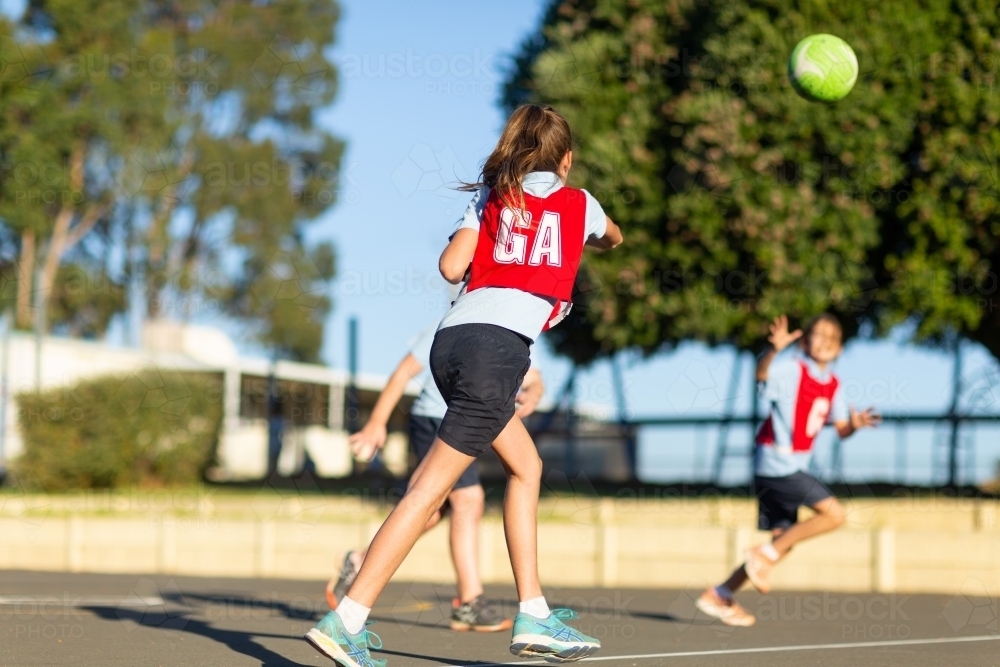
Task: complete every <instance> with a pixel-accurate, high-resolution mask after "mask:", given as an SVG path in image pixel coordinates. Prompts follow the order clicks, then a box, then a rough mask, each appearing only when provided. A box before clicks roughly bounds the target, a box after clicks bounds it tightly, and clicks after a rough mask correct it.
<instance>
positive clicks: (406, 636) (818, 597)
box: [0, 571, 1000, 667]
mask: <svg viewBox="0 0 1000 667" xmlns="http://www.w3.org/2000/svg"><path fill="white" fill-rule="evenodd" d="M324 583H325V582H321V581H313V582H309V581H288V580H273V579H223V578H196V577H171V576H162V575H155V576H144V575H95V574H63V573H39V572H10V571H7V572H0V665H2V666H3V667H15V666H17V667H21V666H35V665H39V666H40V665H87V666H88V667H99V666H103V665H116V666H117V665H129V666H131V667H145V666H147V665H149V666H171V667H172V666H175V665H177V666H184V665H192V666H193V665H198V666H204V665H212V666H219V667H228V666H234V667H235V666H244V665H267V666H272V665H273V666H295V665H332V664H333V663H332V662H330V661H329V660H327V659H326V658H324V657H321V656H320V655H319V654H318V653H317V652H316V650H315V649H313V648H312V647H311V646H310V645H309V644H307V643H306V642H305V641H303V640H302V639H301V636H302V634H304V633H305V632H306V631H307V630H308V629H309V628H311V627H312V626H313V624H314V623H315V622H316V620H318V619H319V618H321V617H322V615H323V614H324V613H326V611H327V608H326V604H325V602H324V598H323V586H324ZM487 593H488V595H489V596H491V597H493V598H495V599H497V600H500V601H501V602H502V604H503V605H504V606H505V608H506V609H507V610H508V611H509V613H510V614H513V613H514V611H515V610H516V596H515V595H514V590H513V588H512V587H504V586H498V587H489V589H488V590H487ZM546 594H547V597H548V599H549V602H550V605H551V606H567V607H571V608H573V609H575V610H576V611H577V612H579V613H580V616H581V618H580V619H579V620H577V621H574V622H573V625H575V626H576V627H578V628H580V629H581V630H583V631H584V632H587V633H588V634H591V635H594V636H596V637H599V638H600V639H601V640H602V643H603V647H602V649H601V651H600V653H598V654H597V655H596V656H595V657H594V658H590V659H588V660H586V661H585V662H599V663H601V664H602V665H607V666H608V667H615V666H616V665H636V666H638V667H644V666H646V665H649V666H651V667H652V666H654V665H671V666H674V665H676V666H677V667H691V666H694V665H713V666H721V667H728V666H729V665H733V666H735V665H740V666H751V667H757V666H760V667H764V666H767V667H783V666H789V667H790V666H792V665H794V666H796V667H799V666H802V665H831V666H834V667H837V666H844V667H847V666H850V667H857V666H858V665H865V667H876V666H879V665H907V666H908V667H911V666H912V667H921V666H924V665H926V666H928V667H930V666H934V667H939V666H942V665H948V666H964V665H969V666H970V667H972V666H974V667H1000V631H998V630H1000V629H998V627H997V623H998V616H1000V609H998V601H997V598H996V597H992V598H991V597H988V596H966V595H955V596H952V595H903V594H895V595H891V594H884V595H881V594H864V595H861V594H849V593H848V594H845V593H823V592H816V591H809V592H787V591H781V592H775V593H772V594H771V595H769V596H761V595H758V594H756V593H752V592H745V593H741V594H740V596H739V600H740V601H741V602H742V604H743V605H744V606H746V607H747V608H748V609H750V610H751V611H753V612H754V613H756V614H757V616H758V623H757V625H756V626H754V627H752V628H730V627H727V626H724V625H721V624H719V623H718V622H717V621H713V620H712V619H709V618H707V617H705V616H703V615H702V614H700V613H698V612H697V611H696V610H695V608H694V598H695V596H697V594H698V591H694V590H689V591H680V590H635V589H614V588H609V589H574V588H556V587H548V588H547V589H546ZM452 595H454V591H453V588H452V586H451V585H449V584H427V583H412V584H411V583H405V582H394V583H392V584H391V585H390V586H389V588H388V589H387V590H386V591H385V593H384V594H383V596H382V597H381V598H380V599H379V601H378V603H377V604H376V606H375V608H374V610H373V612H372V618H373V619H374V620H376V621H378V623H377V624H375V625H374V626H371V627H370V628H369V629H370V630H373V631H374V632H376V633H377V634H378V635H379V636H380V637H381V638H382V641H383V644H384V648H383V650H381V651H376V652H374V653H373V655H374V657H376V658H386V659H388V661H389V666H390V667H426V666H428V665H489V664H499V663H513V664H538V661H530V660H521V659H518V658H515V657H514V656H512V655H511V654H510V653H509V652H508V649H507V647H508V644H509V642H510V633H509V631H507V632H503V633H497V634H481V633H455V632H452V631H450V630H449V629H448V624H447V620H448V613H449V606H450V604H451V597H452ZM541 664H544V663H541Z"/></svg>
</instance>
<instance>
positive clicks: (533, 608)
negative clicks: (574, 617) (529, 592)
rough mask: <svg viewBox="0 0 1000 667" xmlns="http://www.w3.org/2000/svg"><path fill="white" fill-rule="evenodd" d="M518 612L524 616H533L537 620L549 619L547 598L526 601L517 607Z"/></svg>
mask: <svg viewBox="0 0 1000 667" xmlns="http://www.w3.org/2000/svg"><path fill="white" fill-rule="evenodd" d="M517 610H518V611H520V612H521V613H522V614H531V615H532V616H534V617H535V618H548V617H549V604H548V603H547V602H546V601H545V596H544V595H543V596H542V597H540V598H532V599H530V600H525V601H524V602H522V603H520V604H519V605H518V606H517Z"/></svg>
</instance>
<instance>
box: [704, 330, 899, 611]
mask: <svg viewBox="0 0 1000 667" xmlns="http://www.w3.org/2000/svg"><path fill="white" fill-rule="evenodd" d="M770 328H771V335H770V336H769V337H768V340H769V341H770V342H771V348H770V349H769V350H767V351H766V352H765V353H764V354H763V355H762V356H761V357H760V359H759V360H758V362H757V381H758V382H764V383H765V385H764V396H765V398H766V399H767V400H768V401H769V403H770V406H771V408H770V414H769V415H768V417H767V419H765V420H764V423H763V424H761V427H760V429H759V430H758V431H757V438H756V440H757V445H756V448H755V450H754V486H755V490H756V495H757V502H758V510H759V518H758V520H757V527H758V528H759V529H760V530H770V531H771V535H772V539H773V541H772V542H771V543H770V544H764V545H762V546H759V547H756V548H754V549H750V550H749V551H748V552H747V560H746V563H744V564H743V565H741V566H740V567H738V568H737V569H736V571H735V572H733V573H732V575H731V576H730V577H729V579H727V580H726V581H725V582H724V583H722V584H720V585H718V586H713V587H709V588H708V589H706V590H705V592H704V593H702V594H701V597H699V598H698V600H697V601H696V606H697V607H698V609H700V610H701V611H702V612H704V613H706V614H708V615H709V616H712V617H713V618H718V619H719V620H721V621H722V622H723V623H725V624H726V625H737V626H750V625H753V624H754V623H755V622H756V620H757V619H756V617H755V616H754V615H753V614H751V613H750V612H749V611H747V610H746V609H744V608H743V607H742V606H740V604H739V603H737V602H736V600H735V599H734V597H733V596H734V594H735V593H736V591H738V590H739V589H740V587H741V586H743V584H744V583H746V581H747V580H748V579H749V580H750V583H752V584H753V585H754V587H755V588H756V589H757V590H758V591H760V592H761V593H767V592H768V591H769V590H771V570H772V569H773V568H774V566H775V564H776V563H777V562H778V561H779V560H781V558H783V557H784V556H785V554H787V553H788V552H789V551H790V550H791V548H792V547H793V546H794V545H796V544H798V543H799V542H801V541H803V540H807V539H809V538H811V537H815V536H817V535H821V534H823V533H827V532H830V531H831V530H834V529H836V528H839V527H840V526H841V525H842V524H843V523H844V519H845V515H844V508H843V506H842V505H841V504H840V503H839V502H838V501H837V499H836V498H834V496H833V493H832V492H831V491H830V489H828V488H826V485H824V484H823V482H821V481H819V480H818V479H816V478H815V477H813V476H812V475H810V474H809V473H807V472H805V471H806V469H807V468H808V467H809V461H810V459H811V457H812V446H813V441H814V440H815V439H816V435H817V434H818V433H819V432H820V430H821V429H822V428H823V426H824V425H825V424H826V423H827V420H828V418H829V419H830V420H831V421H832V422H833V425H834V427H835V428H836V429H837V433H838V434H839V435H840V437H841V438H846V437H848V436H850V435H851V434H853V433H854V432H855V431H857V430H858V429H861V428H865V427H874V426H877V425H878V424H879V422H880V421H881V419H880V417H879V416H878V415H877V414H875V413H874V411H873V410H872V409H871V408H869V409H867V410H865V411H864V412H856V411H855V410H854V408H853V407H852V408H848V406H847V404H846V403H845V402H844V398H843V392H841V391H838V389H839V387H840V381H839V380H838V379H837V376H836V375H834V374H833V371H832V369H831V365H832V364H833V362H834V360H836V359H837V357H838V356H840V353H841V352H842V351H843V349H844V348H843V330H842V329H841V326H840V322H839V321H838V320H837V318H836V317H834V316H833V315H831V314H829V313H825V314H823V315H819V316H818V317H815V318H813V319H812V320H810V321H809V323H808V324H806V327H805V334H804V335H803V332H802V330H796V331H793V332H789V331H788V318H787V317H786V316H784V315H782V316H781V317H778V318H776V319H775V320H774V322H773V323H772V324H771V327H770ZM799 339H801V344H800V351H799V352H793V353H788V354H784V355H781V356H780V357H779V356H778V354H779V353H780V352H781V351H782V350H784V349H785V348H787V347H789V346H790V345H791V344H792V343H794V342H795V341H796V340H799ZM776 357H777V359H776ZM803 506H804V507H808V508H810V509H812V510H813V512H815V514H814V515H813V516H812V517H810V518H809V519H807V520H806V521H803V522H802V523H798V512H799V507H803Z"/></svg>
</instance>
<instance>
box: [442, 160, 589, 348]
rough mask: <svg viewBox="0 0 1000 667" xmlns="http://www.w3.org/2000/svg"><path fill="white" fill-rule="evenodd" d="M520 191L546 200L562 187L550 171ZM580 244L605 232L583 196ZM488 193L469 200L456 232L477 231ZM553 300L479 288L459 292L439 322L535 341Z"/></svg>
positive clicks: (534, 175)
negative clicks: (504, 332) (500, 331)
mask: <svg viewBox="0 0 1000 667" xmlns="http://www.w3.org/2000/svg"><path fill="white" fill-rule="evenodd" d="M522 185H523V187H524V191H525V192H527V193H528V194H530V195H534V196H535V197H548V196H549V195H551V194H552V193H554V192H556V191H558V190H559V189H560V188H562V187H564V186H563V183H562V181H561V180H560V179H559V176H558V175H556V174H554V173H553V172H551V171H533V172H531V173H530V174H528V175H526V176H525V177H524V180H523V181H522ZM583 194H584V196H585V198H586V201H587V205H586V213H585V218H584V219H585V222H584V231H583V240H584V241H586V240H587V239H588V238H590V237H591V236H593V237H595V238H601V237H603V236H604V234H605V232H606V231H607V229H608V220H607V215H605V213H604V209H603V208H601V205H600V203H598V201H597V200H596V199H594V197H593V196H592V195H591V194H590V193H589V192H587V191H586V190H584V191H583ZM489 195H490V189H489V188H487V187H483V188H480V189H479V190H478V191H476V193H475V194H474V195H473V196H472V201H470V202H469V206H468V207H467V208H466V209H465V215H464V216H463V217H462V220H461V222H460V223H459V225H458V228H459V229H474V230H476V231H477V232H478V231H479V226H480V224H481V223H482V220H483V209H484V208H485V207H486V200H487V199H488V198H489ZM553 305H555V300H554V299H548V298H545V297H541V296H537V295H535V294H531V293H530V292H525V291H523V290H519V289H512V288H507V287H481V288H479V289H477V290H474V291H472V292H463V293H462V294H460V295H459V297H458V298H457V299H456V300H455V303H454V304H452V307H451V310H449V311H448V313H447V314H446V315H445V316H444V319H443V320H441V327H440V328H442V329H444V328H445V327H454V326H458V325H459V324H493V325H496V326H498V327H503V328H505V329H509V330H511V331H514V332H516V333H519V334H521V335H522V336H524V337H526V338H530V339H531V340H535V339H536V338H538V334H540V333H541V332H542V329H544V328H545V324H546V323H547V322H548V321H549V316H550V315H551V314H552V306H553Z"/></svg>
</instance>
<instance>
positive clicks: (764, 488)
mask: <svg viewBox="0 0 1000 667" xmlns="http://www.w3.org/2000/svg"><path fill="white" fill-rule="evenodd" d="M753 485H754V493H755V494H756V496H757V507H758V509H759V512H760V513H759V514H758V517H757V528H759V529H760V530H775V529H777V528H788V527H790V526H792V525H793V524H795V523H796V522H797V521H798V520H799V508H800V507H803V506H805V507H812V506H813V505H815V504H816V503H818V502H820V501H823V500H826V499H827V498H830V497H832V496H833V492H832V491H830V489H828V488H826V485H825V484H824V483H823V482H821V481H819V480H818V479H816V478H815V477H813V476H812V475H810V474H808V473H805V472H797V473H795V474H794V475H788V476H787V477H754V479H753Z"/></svg>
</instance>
